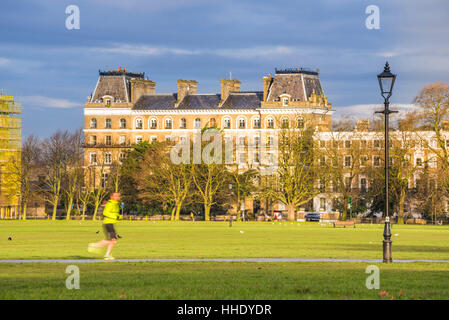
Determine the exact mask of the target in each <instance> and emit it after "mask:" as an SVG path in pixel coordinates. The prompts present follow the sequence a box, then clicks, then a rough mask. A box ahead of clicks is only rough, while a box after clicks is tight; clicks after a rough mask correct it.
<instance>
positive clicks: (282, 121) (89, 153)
mask: <svg viewBox="0 0 449 320" xmlns="http://www.w3.org/2000/svg"><path fill="white" fill-rule="evenodd" d="M240 87H241V82H240V81H238V80H236V79H221V80H220V89H221V90H220V92H219V93H211V94H200V93H198V82H197V81H195V80H178V81H177V92H175V93H156V82H155V81H152V80H148V79H146V78H145V74H144V73H131V72H127V71H126V69H121V68H119V69H117V70H115V71H105V72H101V71H100V72H99V77H98V81H97V84H96V86H95V89H94V91H93V93H92V95H91V96H90V97H89V99H88V102H86V103H85V105H84V119H85V123H84V135H85V159H84V162H85V164H86V166H88V167H98V166H106V167H107V166H110V165H112V163H114V162H120V160H121V158H123V157H124V156H125V150H126V149H128V148H130V147H131V146H132V145H133V144H135V143H138V142H140V141H150V142H151V141H154V140H158V141H164V140H168V139H169V140H176V139H179V138H180V137H183V136H189V137H191V136H192V135H193V134H194V133H196V132H198V131H199V130H201V128H203V127H205V126H206V125H209V126H214V125H216V126H217V127H219V128H221V129H223V132H224V135H225V138H229V139H232V141H233V143H235V145H244V146H245V147H244V148H243V149H240V153H239V156H238V158H239V160H240V163H243V162H246V163H247V164H257V162H258V155H257V154H253V153H252V151H251V146H252V145H254V144H256V143H267V144H269V143H270V141H269V140H270V139H273V136H274V135H275V134H276V132H277V131H278V130H280V128H281V127H282V126H284V127H285V126H292V127H313V128H315V129H316V130H319V131H326V130H330V125H331V117H332V113H333V112H334V111H333V110H332V108H331V104H330V103H329V102H328V99H327V97H326V96H325V95H324V92H323V89H322V86H321V82H320V79H319V74H318V72H316V71H310V70H304V69H301V68H297V69H286V70H276V73H275V75H274V77H272V76H271V75H268V76H266V77H263V79H262V83H261V87H262V88H263V90H262V91H251V92H242V91H241V90H240ZM266 140H268V141H266ZM103 175H104V176H107V173H106V172H105V173H104V174H103ZM100 178H101V179H98V180H97V181H98V182H97V183H101V182H100V181H104V180H105V179H106V177H100Z"/></svg>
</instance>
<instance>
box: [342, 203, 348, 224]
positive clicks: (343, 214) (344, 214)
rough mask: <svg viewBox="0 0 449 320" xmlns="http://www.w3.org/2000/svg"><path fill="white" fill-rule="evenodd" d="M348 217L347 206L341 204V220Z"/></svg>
mask: <svg viewBox="0 0 449 320" xmlns="http://www.w3.org/2000/svg"><path fill="white" fill-rule="evenodd" d="M347 217H348V208H347V207H346V204H345V205H343V212H342V214H341V221H345V220H346V219H347Z"/></svg>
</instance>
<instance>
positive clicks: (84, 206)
mask: <svg viewBox="0 0 449 320" xmlns="http://www.w3.org/2000/svg"><path fill="white" fill-rule="evenodd" d="M85 218H86V205H85V204H83V217H82V218H81V219H82V220H83V221H84V219H85Z"/></svg>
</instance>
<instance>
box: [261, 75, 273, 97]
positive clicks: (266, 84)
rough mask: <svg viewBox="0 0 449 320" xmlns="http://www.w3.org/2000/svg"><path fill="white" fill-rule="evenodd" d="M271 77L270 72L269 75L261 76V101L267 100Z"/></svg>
mask: <svg viewBox="0 0 449 320" xmlns="http://www.w3.org/2000/svg"><path fill="white" fill-rule="evenodd" d="M272 81H273V79H272V78H271V74H270V76H269V77H263V78H262V82H263V101H267V98H268V90H269V89H270V85H271V82H272Z"/></svg>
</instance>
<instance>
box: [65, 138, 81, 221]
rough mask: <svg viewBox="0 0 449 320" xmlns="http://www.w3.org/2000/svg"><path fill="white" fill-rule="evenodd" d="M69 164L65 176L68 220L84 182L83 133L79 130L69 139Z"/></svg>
mask: <svg viewBox="0 0 449 320" xmlns="http://www.w3.org/2000/svg"><path fill="white" fill-rule="evenodd" d="M68 139H69V140H68V146H67V147H68V150H67V152H68V154H69V157H68V162H67V168H66V171H65V175H64V183H63V191H64V195H65V200H66V201H65V202H66V203H65V205H66V219H67V220H70V214H71V212H72V208H73V205H74V202H75V200H76V196H77V195H78V193H79V189H80V188H81V183H82V180H83V147H82V146H83V133H82V130H77V131H76V132H74V133H73V134H70V136H69V137H68Z"/></svg>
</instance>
